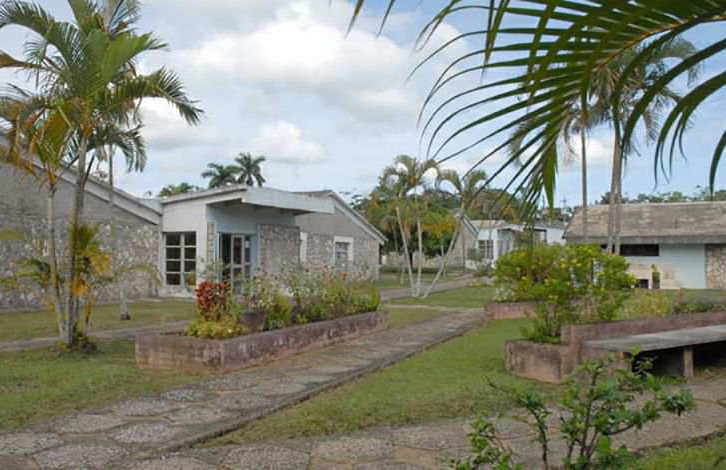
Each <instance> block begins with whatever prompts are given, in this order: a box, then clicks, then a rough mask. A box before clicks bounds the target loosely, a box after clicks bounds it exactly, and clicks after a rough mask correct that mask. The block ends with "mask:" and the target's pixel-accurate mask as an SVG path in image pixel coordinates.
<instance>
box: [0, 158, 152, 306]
mask: <svg viewBox="0 0 726 470" xmlns="http://www.w3.org/2000/svg"><path fill="white" fill-rule="evenodd" d="M89 186H92V189H93V190H95V192H96V194H98V195H96V194H93V193H91V192H90V191H89V192H87V193H86V197H85V209H84V214H85V220H86V222H87V223H89V224H90V225H96V224H98V225H100V238H101V243H102V246H103V248H105V249H110V234H111V230H112V229H113V230H115V232H116V239H117V244H118V246H117V248H118V249H117V251H116V252H115V254H116V255H117V256H116V259H117V260H118V262H119V263H121V266H131V265H140V264H143V265H146V266H149V267H156V266H157V261H158V246H159V226H158V223H154V222H151V221H149V220H146V219H145V218H141V217H139V216H137V215H135V214H133V213H131V212H128V211H126V210H123V209H121V208H118V207H117V208H115V209H114V211H113V212H111V209H110V206H109V204H108V201H107V200H104V199H102V196H103V195H104V193H103V190H104V187H102V186H101V185H99V184H96V183H93V182H89ZM74 188H75V186H74V185H73V184H71V183H69V182H65V181H61V182H60V185H59V189H58V192H57V193H56V196H55V206H56V227H57V232H58V236H59V242H60V244H59V245H58V246H59V248H60V249H63V248H64V247H65V246H66V245H65V240H66V239H67V234H68V226H69V222H70V215H71V211H72V207H73V192H74ZM116 201H117V202H118V204H119V205H125V206H128V205H133V204H134V202H133V201H129V200H128V199H124V198H123V197H121V196H116ZM46 204H47V196H46V192H45V191H44V190H41V189H39V188H38V186H37V184H36V183H35V182H34V181H33V180H31V179H30V178H28V177H27V176H24V175H22V174H19V173H17V172H16V171H15V170H13V169H11V168H9V167H7V166H0V231H3V230H12V231H16V232H19V233H21V234H22V235H23V236H24V241H0V277H6V276H8V275H10V274H11V273H12V272H13V271H15V270H17V268H18V266H17V264H16V261H17V260H18V259H19V258H22V257H26V256H35V257H37V256H38V254H39V251H38V249H37V247H38V246H39V244H40V243H42V242H43V241H44V240H45V237H46V230H47V228H46V226H47V223H46V213H47V212H46V207H47V206H46ZM143 212H145V213H147V214H148V215H149V216H153V212H150V211H148V210H144V211H143ZM112 215H113V217H112ZM112 218H114V219H115V225H114V226H113V228H112V227H111V224H110V222H111V220H112ZM124 286H125V290H126V295H127V297H129V298H140V297H149V296H152V295H155V293H156V288H157V286H156V283H155V282H154V280H153V278H152V276H150V275H148V274H139V273H136V274H133V275H131V276H127V277H125V278H124ZM97 298H98V301H100V302H110V301H116V300H118V288H117V286H116V285H111V286H108V287H105V288H103V289H101V290H100V291H99V292H98V294H97ZM40 306H42V298H41V295H40V292H39V291H38V290H37V289H36V288H35V287H33V286H30V285H29V286H28V288H27V289H23V290H22V291H18V290H4V291H1V292H0V310H3V309H12V310H14V309H30V308H38V307H40Z"/></svg>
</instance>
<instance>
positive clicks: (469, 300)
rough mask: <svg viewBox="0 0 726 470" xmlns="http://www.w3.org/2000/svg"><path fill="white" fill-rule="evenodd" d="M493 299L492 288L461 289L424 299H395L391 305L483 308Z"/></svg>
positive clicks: (434, 294)
mask: <svg viewBox="0 0 726 470" xmlns="http://www.w3.org/2000/svg"><path fill="white" fill-rule="evenodd" d="M493 299H494V288H493V287H486V286H482V287H462V288H461V289H452V290H447V291H443V292H436V293H433V294H431V295H429V296H428V298H426V299H415V298H405V299H396V300H393V301H392V302H391V303H394V304H403V305H437V306H438V305H440V306H442V307H454V308H478V307H483V306H484V305H486V304H487V303H488V302H491V301H492V300H493Z"/></svg>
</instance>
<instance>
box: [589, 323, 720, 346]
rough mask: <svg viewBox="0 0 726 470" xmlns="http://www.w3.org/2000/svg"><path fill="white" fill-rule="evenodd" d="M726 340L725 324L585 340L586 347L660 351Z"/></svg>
mask: <svg viewBox="0 0 726 470" xmlns="http://www.w3.org/2000/svg"><path fill="white" fill-rule="evenodd" d="M721 341H726V325H713V326H703V327H699V328H688V329H683V330H673V331H663V332H660V333H648V334H642V335H632V336H623V337H620V338H611V339H600V340H594V341H586V342H585V343H584V345H585V346H587V347H588V348H597V349H604V350H606V351H614V352H629V351H632V350H635V349H637V350H640V351H660V350H663V349H673V348H682V347H685V346H693V345H696V344H709V343H718V342H721Z"/></svg>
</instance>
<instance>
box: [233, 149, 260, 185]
mask: <svg viewBox="0 0 726 470" xmlns="http://www.w3.org/2000/svg"><path fill="white" fill-rule="evenodd" d="M265 160H266V158H265V157H263V156H259V157H253V156H252V155H250V154H249V153H240V154H239V156H238V157H237V158H235V159H234V161H236V162H237V167H238V168H239V176H237V182H238V183H243V184H246V185H247V186H254V185H255V182H257V186H262V185H263V184H264V182H265V178H263V177H262V163H263V162H264V161H265Z"/></svg>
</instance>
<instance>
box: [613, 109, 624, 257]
mask: <svg viewBox="0 0 726 470" xmlns="http://www.w3.org/2000/svg"><path fill="white" fill-rule="evenodd" d="M615 141H616V142H618V143H619V142H620V126H619V125H618V123H616V124H615ZM617 149H618V150H617V152H618V153H617V155H618V166H617V175H615V176H616V188H615V192H616V194H615V230H614V244H615V246H614V251H615V254H616V255H618V256H620V219H621V214H622V203H623V155H622V150H621V148H620V145H618V146H617Z"/></svg>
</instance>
